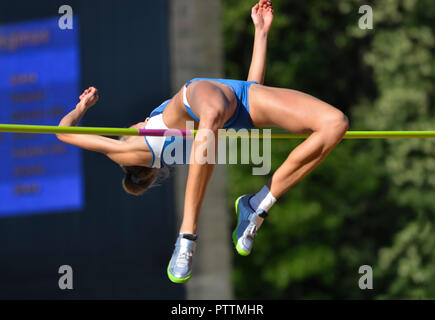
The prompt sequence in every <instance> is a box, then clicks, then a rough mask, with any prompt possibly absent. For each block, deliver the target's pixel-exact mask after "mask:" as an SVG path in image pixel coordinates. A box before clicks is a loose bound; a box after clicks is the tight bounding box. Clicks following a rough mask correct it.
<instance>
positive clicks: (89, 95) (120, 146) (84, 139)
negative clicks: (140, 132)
mask: <svg viewBox="0 0 435 320" xmlns="http://www.w3.org/2000/svg"><path fill="white" fill-rule="evenodd" d="M97 101H98V91H97V89H95V88H94V87H90V88H89V89H87V90H85V91H84V92H83V94H82V95H81V96H80V102H79V103H78V104H77V105H76V107H75V109H74V110H72V111H71V112H70V113H68V114H67V115H66V116H64V117H63V118H62V120H61V121H60V123H59V127H71V126H77V125H78V123H79V122H80V119H81V118H82V117H83V115H84V114H85V113H86V111H87V110H88V109H89V108H91V107H92V106H93V105H95V103H96V102H97ZM56 137H57V138H58V139H59V140H60V141H62V142H65V143H68V144H72V145H74V146H77V147H80V148H83V149H87V150H91V151H97V152H101V153H104V154H108V153H120V152H127V151H130V150H127V148H128V145H127V144H126V143H124V142H123V141H119V140H116V139H110V138H107V137H103V136H98V135H84V134H56Z"/></svg>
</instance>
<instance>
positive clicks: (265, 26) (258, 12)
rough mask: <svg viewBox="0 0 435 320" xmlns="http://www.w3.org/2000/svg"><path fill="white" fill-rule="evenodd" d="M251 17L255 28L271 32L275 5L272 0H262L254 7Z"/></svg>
mask: <svg viewBox="0 0 435 320" xmlns="http://www.w3.org/2000/svg"><path fill="white" fill-rule="evenodd" d="M251 18H252V21H253V22H254V26H255V29H257V30H260V31H264V32H269V30H270V26H271V25H272V21H273V6H272V1H270V0H260V1H258V3H257V4H256V5H255V6H253V7H252V10H251Z"/></svg>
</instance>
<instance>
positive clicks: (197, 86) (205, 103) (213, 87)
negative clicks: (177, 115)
mask: <svg viewBox="0 0 435 320" xmlns="http://www.w3.org/2000/svg"><path fill="white" fill-rule="evenodd" d="M187 89H188V92H187V96H188V100H189V103H190V106H191V109H192V111H193V113H194V114H195V115H197V117H198V118H201V114H202V113H203V112H207V110H206V109H205V108H206V107H210V106H211V107H215V108H220V109H221V110H222V112H223V120H224V122H225V121H227V120H228V119H229V118H230V117H231V116H232V115H233V113H234V110H235V108H236V106H237V99H236V96H235V95H234V92H233V91H232V90H231V88H229V87H226V86H221V85H219V84H216V83H214V82H211V81H204V80H199V81H195V82H193V83H192V84H191V85H190V86H189V87H188V88H187ZM189 89H190V90H189Z"/></svg>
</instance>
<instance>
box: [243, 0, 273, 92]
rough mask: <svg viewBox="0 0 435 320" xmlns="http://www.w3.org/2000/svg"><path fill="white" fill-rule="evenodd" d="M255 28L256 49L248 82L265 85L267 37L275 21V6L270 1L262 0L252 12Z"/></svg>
mask: <svg viewBox="0 0 435 320" xmlns="http://www.w3.org/2000/svg"><path fill="white" fill-rule="evenodd" d="M251 18H252V21H253V23H254V26H255V37H254V49H253V53H252V61H251V66H250V68H249V74H248V81H257V82H258V83H261V84H263V82H264V74H265V72H266V54H267V37H268V35H269V30H270V26H271V25H272V21H273V6H272V2H271V1H269V0H260V1H259V2H258V3H257V4H256V5H255V6H254V7H253V8H252V11H251Z"/></svg>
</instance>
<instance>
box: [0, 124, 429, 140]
mask: <svg viewBox="0 0 435 320" xmlns="http://www.w3.org/2000/svg"><path fill="white" fill-rule="evenodd" d="M0 132H13V133H48V134H96V135H103V136H154V137H161V136H183V137H191V136H192V134H193V135H194V134H196V133H197V130H176V129H131V128H104V127H59V126H37V125H22V124H0ZM224 136H225V137H230V138H231V137H233V138H234V137H238V138H249V137H250V136H251V132H249V131H243V130H242V131H235V132H234V131H226V132H225V135H224ZM253 136H254V137H259V138H262V137H263V133H262V132H261V131H260V132H259V134H258V135H255V134H254V135H253ZM309 136H310V134H309V133H307V134H296V133H289V132H277V131H272V132H271V134H270V137H271V138H272V139H303V138H307V137H309ZM393 138H435V131H347V132H346V134H345V135H344V139H393Z"/></svg>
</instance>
